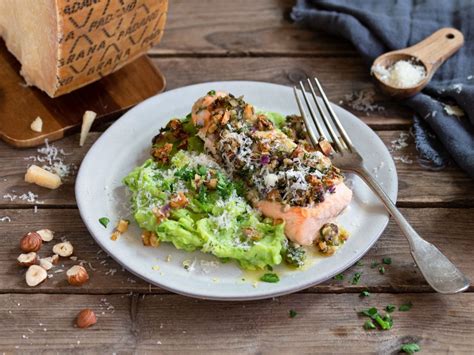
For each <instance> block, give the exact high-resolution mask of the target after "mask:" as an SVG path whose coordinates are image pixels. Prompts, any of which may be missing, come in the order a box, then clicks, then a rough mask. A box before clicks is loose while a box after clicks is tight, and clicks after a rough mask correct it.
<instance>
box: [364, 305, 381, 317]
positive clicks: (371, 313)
mask: <svg viewBox="0 0 474 355" xmlns="http://www.w3.org/2000/svg"><path fill="white" fill-rule="evenodd" d="M360 313H361V314H362V315H364V316H367V317H370V318H372V319H374V317H375V315H377V314H378V312H377V308H375V307H372V308H368V309H364V310H362V311H361V312H360Z"/></svg>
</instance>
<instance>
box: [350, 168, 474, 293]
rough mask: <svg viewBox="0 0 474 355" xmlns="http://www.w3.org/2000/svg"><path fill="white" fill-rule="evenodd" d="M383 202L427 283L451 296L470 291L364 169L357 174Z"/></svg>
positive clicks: (467, 285) (466, 283)
mask: <svg viewBox="0 0 474 355" xmlns="http://www.w3.org/2000/svg"><path fill="white" fill-rule="evenodd" d="M356 173H358V175H359V176H360V177H361V178H362V179H364V181H365V182H366V183H367V184H368V186H369V187H370V188H371V189H372V191H374V192H375V193H376V194H377V195H378V196H379V197H380V199H381V200H382V202H383V204H384V205H385V207H386V208H387V210H388V212H389V213H390V215H391V216H392V217H393V219H394V220H395V222H396V223H397V224H398V226H399V227H400V229H401V231H402V233H403V234H404V235H405V237H406V238H407V239H408V242H409V244H410V251H411V255H412V256H413V259H415V262H416V264H417V265H418V268H419V269H420V271H421V273H422V274H423V276H424V277H425V279H426V281H427V282H428V283H429V284H430V285H431V287H433V289H435V290H436V291H437V292H440V293H446V294H452V293H457V292H461V291H464V290H466V289H467V288H468V287H469V283H470V282H469V280H468V279H467V277H466V276H465V275H464V274H463V273H462V272H461V271H460V270H459V269H458V268H457V267H456V266H455V265H454V264H453V263H452V262H451V261H450V260H449V259H448V258H447V257H446V256H445V255H443V253H441V252H440V251H439V249H438V248H436V247H435V246H434V245H433V244H431V243H428V242H427V241H426V240H424V239H423V238H422V237H421V236H420V235H419V234H418V233H417V232H416V231H415V230H414V229H413V227H412V226H411V225H410V223H408V221H407V220H406V219H405V217H403V215H402V214H401V213H400V211H399V210H398V208H397V207H396V206H395V204H394V203H393V202H392V200H391V199H390V197H388V195H387V194H386V193H385V191H384V190H383V189H382V187H381V186H380V185H379V183H378V182H377V181H376V180H375V179H374V178H373V177H372V175H371V174H370V173H369V171H368V170H367V169H366V168H365V167H364V168H361V169H359V170H357V171H356Z"/></svg>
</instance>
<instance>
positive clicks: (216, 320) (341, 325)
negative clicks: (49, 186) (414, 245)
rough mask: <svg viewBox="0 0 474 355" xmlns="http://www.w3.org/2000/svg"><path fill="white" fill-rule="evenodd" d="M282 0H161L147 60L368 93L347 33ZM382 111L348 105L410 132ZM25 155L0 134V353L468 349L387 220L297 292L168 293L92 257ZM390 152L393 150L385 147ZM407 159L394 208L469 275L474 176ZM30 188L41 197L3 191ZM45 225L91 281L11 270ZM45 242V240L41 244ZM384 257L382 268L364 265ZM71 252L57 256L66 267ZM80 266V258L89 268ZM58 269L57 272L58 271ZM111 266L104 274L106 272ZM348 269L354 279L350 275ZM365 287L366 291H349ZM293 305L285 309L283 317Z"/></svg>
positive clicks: (68, 188)
mask: <svg viewBox="0 0 474 355" xmlns="http://www.w3.org/2000/svg"><path fill="white" fill-rule="evenodd" d="M292 2H293V1H291V0H259V1H255V0H239V1H225V2H224V1H219V0H202V1H199V2H198V1H194V2H193V5H192V8H191V2H190V1H189V0H173V1H171V4H170V14H169V22H168V25H167V32H166V34H165V37H164V40H163V43H162V44H161V45H160V46H159V47H158V48H155V49H153V50H152V51H151V52H150V56H151V57H152V58H153V60H154V61H155V62H156V64H157V65H158V66H159V67H160V68H161V69H162V70H163V72H164V74H165V75H166V77H167V80H168V89H173V88H176V87H180V86H183V85H188V84H193V83H198V82H202V81H210V80H232V79H249V80H259V81H267V82H274V83H279V84H286V85H292V84H294V83H295V82H297V81H298V80H300V79H301V78H304V77H306V76H310V75H317V76H318V77H319V78H320V79H321V81H322V82H323V83H324V85H325V87H326V91H327V92H328V94H329V97H330V99H331V100H332V101H334V102H339V101H340V100H342V99H343V98H344V96H345V95H346V94H349V93H351V92H353V91H354V90H362V89H367V88H371V87H372V84H371V81H370V78H369V74H368V70H367V66H365V65H364V63H363V62H362V60H361V59H360V58H359V56H358V55H357V53H356V52H355V51H354V49H353V47H352V46H351V45H350V44H348V43H347V42H345V41H343V40H341V39H339V38H334V37H330V36H328V35H326V34H322V33H313V32H310V31H307V30H304V29H300V28H297V27H296V26H295V25H293V24H291V23H290V22H289V21H288V20H287V18H288V11H289V9H290V7H291V5H292ZM377 102H378V103H379V104H381V105H383V106H384V107H385V110H384V111H380V112H375V113H371V114H370V115H366V114H365V113H360V112H356V111H354V113H355V114H356V115H358V116H359V117H360V118H361V119H362V120H363V121H364V122H366V123H367V124H369V125H370V126H371V127H372V128H373V129H374V130H376V132H377V134H378V135H379V136H380V137H381V138H382V140H383V141H384V142H385V143H386V144H387V146H390V145H391V141H392V140H394V139H397V138H398V137H399V136H400V133H401V132H407V131H408V130H409V128H410V122H411V115H412V113H411V112H410V111H409V110H407V109H405V108H403V107H401V106H400V105H398V104H397V103H394V102H391V101H388V100H387V99H386V98H384V97H382V96H377ZM100 134H101V130H100V129H99V130H98V131H95V132H94V133H93V134H92V135H91V136H90V138H89V140H88V142H87V146H85V147H83V148H80V147H79V145H78V140H79V137H78V135H74V136H71V137H68V138H66V139H63V140H62V141H60V142H57V143H56V146H58V147H60V148H63V149H64V151H66V152H69V153H72V155H70V156H67V157H66V159H65V160H66V162H67V163H75V164H76V165H78V166H79V165H80V162H81V159H82V158H83V157H84V155H85V154H86V153H87V150H88V148H89V147H90V145H91V144H92V143H93V142H94V141H95V140H96V139H97V138H98V137H99V136H100ZM33 154H35V150H33V149H31V150H15V149H12V148H10V147H8V146H7V145H5V144H3V143H0V162H1V164H0V218H1V217H3V216H9V217H10V218H11V222H7V221H5V222H0V241H1V245H2V246H1V248H0V291H1V294H0V315H1V316H0V329H1V333H0V351H4V352H24V351H30V352H39V351H43V352H68V351H71V352H77V353H82V352H85V351H90V352H94V353H101V354H102V353H118V352H120V353H132V352H140V353H143V352H154V351H162V352H165V353H170V352H176V353H203V354H204V353H205V354H208V353H222V352H224V351H228V352H239V353H268V354H270V353H315V352H328V353H329V352H330V353H352V352H360V353H381V354H386V353H396V352H397V351H398V350H399V348H400V345H401V344H403V343H407V342H417V343H418V344H420V346H421V348H422V351H423V352H424V353H426V354H430V353H472V352H473V351H474V294H473V293H472V290H473V289H472V287H471V289H470V290H469V291H468V292H465V293H463V294H459V295H454V296H443V295H439V294H436V293H434V292H433V291H432V290H431V289H430V287H429V286H428V285H427V284H426V283H425V281H424V280H423V278H422V276H421V275H420V272H419V271H418V270H417V268H416V267H415V265H414V263H413V260H412V258H411V256H410V253H409V249H408V244H407V242H406V240H405V238H404V237H403V236H402V235H401V234H400V231H399V230H398V228H397V227H396V226H395V225H394V224H393V223H392V222H391V223H390V224H389V226H388V228H387V230H386V231H385V232H384V234H383V236H382V237H381V239H380V240H379V241H378V242H377V244H376V245H375V246H374V247H373V248H372V249H371V250H370V252H369V253H367V255H366V256H365V257H364V258H363V259H362V265H355V266H353V267H352V268H350V269H349V270H347V271H346V272H345V273H344V275H345V277H344V280H342V281H341V280H330V281H328V282H325V283H324V284H321V285H318V286H316V287H313V288H310V289H308V290H305V291H302V292H299V293H296V294H293V295H289V296H285V297H280V298H277V299H270V300H264V301H255V302H245V303H242V302H211V301H201V300H195V299H190V298H186V297H182V296H178V295H175V294H171V293H169V292H166V291H164V290H162V289H159V288H158V287H155V286H150V285H149V284H147V283H145V282H143V281H141V280H140V279H138V278H136V277H134V276H133V275H131V274H130V273H128V272H126V271H123V270H122V269H121V267H120V266H119V265H118V264H116V263H115V262H114V261H113V260H111V259H110V258H109V257H107V256H106V255H105V253H102V252H101V251H100V249H99V247H98V246H97V245H96V244H95V243H94V241H93V240H92V238H91V236H90V235H89V234H88V232H87V231H86V228H85V227H84V224H83V222H82V221H81V219H80V217H79V213H78V210H77V207H76V202H75V198H74V179H71V180H70V181H68V182H67V183H66V184H65V185H64V186H62V187H61V188H60V189H59V190H57V191H46V190H45V189H42V188H39V187H34V186H30V185H27V184H26V183H24V182H23V175H24V172H25V168H26V166H27V164H28V163H29V162H28V161H26V160H24V158H25V157H28V156H30V155H33ZM394 154H395V153H394ZM397 154H399V155H402V154H403V155H405V154H406V155H409V156H410V157H412V159H414V160H415V162H414V163H413V164H404V163H401V162H399V161H398V162H397V170H398V176H399V197H398V206H399V207H400V208H401V210H402V212H403V213H404V214H405V216H407V218H408V219H409V220H410V222H411V223H412V224H413V226H414V227H415V228H416V229H417V230H418V231H419V232H420V233H421V235H423V236H424V237H425V238H426V239H427V240H429V241H430V242H433V243H434V244H435V245H437V246H438V247H439V248H440V249H441V250H442V251H443V252H444V253H445V254H446V255H447V256H448V257H449V258H451V260H452V261H453V262H455V263H456V264H457V265H458V266H459V268H460V269H461V270H462V271H464V272H465V273H466V274H467V276H468V277H469V278H470V279H471V280H472V279H474V264H473V263H472V251H473V250H474V232H473V231H474V218H473V217H474V209H473V206H474V182H473V181H472V180H470V179H469V178H468V177H467V176H466V174H465V173H463V172H462V171H460V170H459V169H458V168H456V167H449V168H447V169H445V170H442V171H437V172H434V171H428V170H424V169H422V168H421V167H420V166H419V164H418V163H417V162H416V159H417V153H416V151H415V147H414V144H413V142H412V141H410V144H409V146H408V147H407V148H405V149H404V150H402V151H400V152H397ZM28 190H31V191H33V192H34V193H37V194H38V195H39V199H40V200H42V201H44V203H43V204H38V205H37V206H38V207H37V208H38V209H37V212H36V213H35V212H34V208H33V205H34V204H31V203H28V202H25V201H18V200H14V201H9V200H8V199H2V198H1V197H2V196H3V195H4V194H7V193H11V192H12V191H15V192H16V193H17V194H21V193H23V192H26V191H28ZM40 228H50V229H52V230H54V231H56V234H57V236H58V237H67V238H68V239H69V240H70V241H71V242H72V243H73V244H74V245H75V248H76V255H77V256H78V257H79V259H82V260H86V261H87V263H86V266H87V267H88V268H89V271H90V275H91V280H90V282H89V283H88V284H86V285H84V286H83V287H73V286H69V285H68V284H67V282H66V281H65V276H64V274H61V273H57V274H54V277H53V278H51V279H49V280H47V281H46V282H44V283H43V284H42V285H41V286H39V287H36V288H30V287H28V286H26V284H25V280H24V276H23V274H24V271H23V270H22V269H21V268H19V267H18V266H16V264H15V259H16V257H17V256H18V254H19V248H18V241H19V239H20V237H21V236H22V235H23V234H24V233H26V232H28V231H31V230H37V229H40ZM50 247H51V246H46V248H50ZM384 257H391V259H392V264H391V265H385V269H386V272H385V274H383V275H382V274H381V273H380V272H379V271H378V268H371V266H370V265H371V263H372V262H373V261H376V262H381V260H382V258H384ZM73 263H74V261H70V260H68V261H66V262H64V263H63V264H64V268H67V267H68V266H70V265H72V264H73ZM88 263H90V266H89V264H88ZM61 268H62V267H61ZM114 270H115V273H114ZM356 272H360V273H361V278H360V282H359V283H358V284H355V285H354V284H352V283H351V279H352V277H353V275H354V274H355V273H356ZM363 290H368V291H369V292H370V296H369V297H365V298H362V297H360V296H359V294H360V292H361V291H363ZM406 302H412V304H413V308H412V309H411V310H410V311H408V312H399V311H395V312H394V313H393V318H394V326H393V328H392V329H391V330H388V331H381V330H372V331H366V330H364V329H363V327H362V325H363V323H364V321H365V319H364V318H362V317H360V316H358V314H357V312H358V311H359V310H361V309H364V308H367V307H369V306H375V307H378V308H379V309H381V308H384V307H385V306H386V305H387V304H389V303H392V304H395V305H400V304H403V303H406ZM85 307H90V308H92V309H94V310H95V311H96V313H97V315H98V323H97V324H96V325H95V326H94V327H92V328H90V329H88V330H80V329H77V328H74V326H73V320H74V317H75V315H76V314H77V313H78V311H79V310H81V309H82V308H85ZM290 310H295V311H296V312H297V316H296V317H295V318H290V317H289V311H290Z"/></svg>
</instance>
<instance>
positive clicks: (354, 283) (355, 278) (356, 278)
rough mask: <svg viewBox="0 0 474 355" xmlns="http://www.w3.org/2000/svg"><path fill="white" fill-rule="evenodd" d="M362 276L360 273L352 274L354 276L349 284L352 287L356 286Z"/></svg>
mask: <svg viewBox="0 0 474 355" xmlns="http://www.w3.org/2000/svg"><path fill="white" fill-rule="evenodd" d="M361 276H362V273H361V272H356V273H355V274H354V276H352V280H351V283H352V284H353V285H357V284H358V283H359V281H360V277H361Z"/></svg>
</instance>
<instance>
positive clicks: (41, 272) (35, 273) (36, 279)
mask: <svg viewBox="0 0 474 355" xmlns="http://www.w3.org/2000/svg"><path fill="white" fill-rule="evenodd" d="M46 277H48V273H47V272H46V270H45V269H43V268H42V267H41V266H38V265H31V266H30V267H29V268H28V271H26V275H25V278H26V284H27V285H28V286H31V287H33V286H36V285H39V284H40V283H42V282H43V281H44V280H46Z"/></svg>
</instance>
